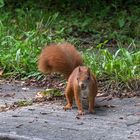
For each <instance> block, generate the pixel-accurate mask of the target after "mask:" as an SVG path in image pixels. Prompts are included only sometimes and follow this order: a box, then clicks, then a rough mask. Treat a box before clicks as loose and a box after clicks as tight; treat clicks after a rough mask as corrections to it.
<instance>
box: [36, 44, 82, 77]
mask: <svg viewBox="0 0 140 140" xmlns="http://www.w3.org/2000/svg"><path fill="white" fill-rule="evenodd" d="M82 63H83V60H82V57H81V55H80V54H79V52H78V51H77V50H76V49H75V47H74V46H73V45H71V44H69V43H63V44H52V45H49V46H46V47H45V48H44V49H43V50H42V52H41V54H40V57H39V61H38V68H39V70H40V71H41V72H43V73H48V72H59V73H62V74H64V75H65V76H66V77H67V78H68V77H69V75H70V74H71V73H72V71H73V70H74V69H75V68H76V67H77V66H81V65H82Z"/></svg>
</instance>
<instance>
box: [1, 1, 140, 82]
mask: <svg viewBox="0 0 140 140" xmlns="http://www.w3.org/2000/svg"><path fill="white" fill-rule="evenodd" d="M34 5H35V6H33V7H30V8H26V6H29V5H28V4H25V5H23V6H22V8H21V7H20V8H6V7H1V8H0V15H1V16H0V68H2V69H3V70H4V76H13V77H17V78H24V77H30V76H34V77H39V76H40V73H39V72H38V70H37V59H38V55H39V53H40V52H41V49H42V47H43V46H44V44H49V43H52V42H63V41H68V42H71V43H73V44H75V45H76V46H78V49H79V50H81V51H82V54H83V58H84V60H85V63H86V65H88V66H90V67H91V69H92V70H93V71H94V72H95V73H96V74H97V76H98V77H108V79H109V80H114V81H119V82H120V81H122V82H124V83H127V82H129V81H130V80H135V79H136V80H137V79H139V78H140V51H139V48H140V18H139V15H140V8H139V6H137V5H131V6H130V7H128V10H123V9H121V10H120V9H117V8H116V10H115V11H114V12H112V10H111V7H110V6H103V7H102V8H100V7H96V6H95V7H94V8H93V10H91V11H89V12H87V13H85V12H83V13H82V10H81V11H80V10H75V9H74V10H73V9H70V8H69V9H65V11H66V12H65V11H61V10H57V9H55V10H52V9H53V8H52V9H51V10H48V9H45V8H38V6H37V5H36V4H34ZM129 11H131V12H129ZM112 40H114V41H115V43H113V41H112ZM109 42H111V44H110V46H109ZM81 46H82V47H81ZM108 46H109V47H108ZM83 47H84V48H86V49H83ZM93 48H94V49H93ZM110 48H111V49H110ZM110 50H113V52H112V51H110ZM114 50H115V51H114Z"/></svg>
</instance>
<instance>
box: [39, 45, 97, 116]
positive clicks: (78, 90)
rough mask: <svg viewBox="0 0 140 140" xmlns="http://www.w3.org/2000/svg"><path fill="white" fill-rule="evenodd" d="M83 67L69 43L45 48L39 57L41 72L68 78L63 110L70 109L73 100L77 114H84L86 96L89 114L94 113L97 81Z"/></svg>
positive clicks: (87, 69) (79, 57)
mask: <svg viewBox="0 0 140 140" xmlns="http://www.w3.org/2000/svg"><path fill="white" fill-rule="evenodd" d="M82 65H83V60H82V57H81V55H80V54H79V52H78V51H77V50H76V49H75V47H74V46H73V45H71V44H69V43H63V44H52V45H49V46H47V47H45V48H44V49H43V50H42V52H41V54H40V57H39V61H38V68H39V70H40V71H41V72H43V73H47V72H59V73H62V74H64V75H65V76H66V77H67V78H68V83H67V86H66V90H65V96H66V99H67V105H66V106H65V107H64V109H65V110H67V109H71V108H72V102H73V98H75V101H76V104H77V107H78V112H79V114H81V115H82V114H84V110H83V107H82V102H81V100H82V98H83V96H85V95H86V99H87V100H88V102H89V109H88V110H89V112H94V102H95V96H96V95H97V81H96V78H95V76H94V75H93V74H92V73H91V71H90V69H89V68H88V67H86V66H82Z"/></svg>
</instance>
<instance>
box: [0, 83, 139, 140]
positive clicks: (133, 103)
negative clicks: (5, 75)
mask: <svg viewBox="0 0 140 140" xmlns="http://www.w3.org/2000/svg"><path fill="white" fill-rule="evenodd" d="M41 90H43V89H41V88H35V87H24V86H22V85H21V84H8V83H3V84H2V83H1V84H0V106H1V107H2V106H4V105H5V104H12V103H13V102H16V101H18V100H24V99H26V100H30V99H32V98H34V97H35V95H36V93H37V92H38V91H41ZM63 105H64V101H63V100H57V101H49V102H48V101H46V102H42V103H39V104H37V103H36V104H33V105H31V106H26V107H18V108H17V109H15V110H8V111H5V112H0V140H109V139H110V140H140V98H138V97H133V98H124V99H118V98H114V99H112V100H109V101H108V100H107V99H104V98H101V97H100V98H97V100H96V114H94V115H92V114H86V115H84V116H82V117H76V115H77V109H76V108H74V109H72V110H70V111H64V110H63V109H62V108H63Z"/></svg>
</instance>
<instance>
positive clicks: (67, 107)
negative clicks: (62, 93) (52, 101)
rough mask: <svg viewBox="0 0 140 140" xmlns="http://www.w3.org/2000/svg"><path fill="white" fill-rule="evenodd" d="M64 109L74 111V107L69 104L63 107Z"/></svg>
mask: <svg viewBox="0 0 140 140" xmlns="http://www.w3.org/2000/svg"><path fill="white" fill-rule="evenodd" d="M63 109H64V110H65V111H66V110H71V109H72V105H71V104H67V105H66V106H64V107H63Z"/></svg>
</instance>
